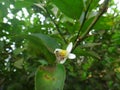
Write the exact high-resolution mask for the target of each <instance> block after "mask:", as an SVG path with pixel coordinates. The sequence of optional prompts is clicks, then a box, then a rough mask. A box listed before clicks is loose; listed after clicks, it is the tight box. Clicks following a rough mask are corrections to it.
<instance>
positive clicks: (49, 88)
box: [35, 64, 65, 90]
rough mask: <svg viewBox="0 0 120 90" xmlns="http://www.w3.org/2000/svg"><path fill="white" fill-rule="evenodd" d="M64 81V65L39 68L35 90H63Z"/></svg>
mask: <svg viewBox="0 0 120 90" xmlns="http://www.w3.org/2000/svg"><path fill="white" fill-rule="evenodd" d="M64 81H65V69H64V66H63V65H61V64H58V65H57V66H54V67H50V66H46V67H39V68H38V70H37V72H36V75H35V90H42V89H44V90H63V86H64Z"/></svg>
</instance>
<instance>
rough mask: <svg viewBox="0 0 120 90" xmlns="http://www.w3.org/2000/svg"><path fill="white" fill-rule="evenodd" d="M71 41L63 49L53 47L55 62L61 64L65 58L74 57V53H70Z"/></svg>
mask: <svg viewBox="0 0 120 90" xmlns="http://www.w3.org/2000/svg"><path fill="white" fill-rule="evenodd" d="M72 46H73V44H72V42H71V43H70V44H69V45H68V46H67V48H66V50H63V49H58V48H57V49H55V51H54V53H55V56H56V59H57V62H58V63H60V64H63V63H64V62H65V61H66V59H67V58H69V59H75V58H76V55H75V54H73V53H71V50H72Z"/></svg>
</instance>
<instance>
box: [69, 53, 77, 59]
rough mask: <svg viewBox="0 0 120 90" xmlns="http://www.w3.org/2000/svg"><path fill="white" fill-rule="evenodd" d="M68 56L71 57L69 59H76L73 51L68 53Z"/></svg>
mask: <svg viewBox="0 0 120 90" xmlns="http://www.w3.org/2000/svg"><path fill="white" fill-rule="evenodd" d="M68 58H69V59H75V58H76V55H75V54H73V53H70V54H69V55H68Z"/></svg>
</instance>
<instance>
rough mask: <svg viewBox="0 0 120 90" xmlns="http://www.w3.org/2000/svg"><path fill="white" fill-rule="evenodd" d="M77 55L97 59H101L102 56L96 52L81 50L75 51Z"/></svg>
mask: <svg viewBox="0 0 120 90" xmlns="http://www.w3.org/2000/svg"><path fill="white" fill-rule="evenodd" d="M75 54H77V55H81V56H82V55H83V56H91V57H94V58H97V59H100V56H99V55H98V54H97V53H96V52H94V51H88V50H83V49H80V48H76V49H75Z"/></svg>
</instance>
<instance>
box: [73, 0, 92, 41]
mask: <svg viewBox="0 0 120 90" xmlns="http://www.w3.org/2000/svg"><path fill="white" fill-rule="evenodd" d="M91 1H92V0H90V1H89V4H88V6H87V8H86V9H85V14H84V17H83V21H82V24H81V25H80V28H79V31H78V33H77V37H76V39H75V42H76V41H77V39H78V37H79V34H80V31H81V29H82V28H83V26H84V24H85V21H86V16H87V13H88V10H89V7H90V4H91ZM75 42H74V43H75Z"/></svg>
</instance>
